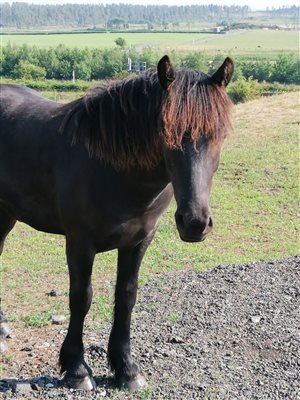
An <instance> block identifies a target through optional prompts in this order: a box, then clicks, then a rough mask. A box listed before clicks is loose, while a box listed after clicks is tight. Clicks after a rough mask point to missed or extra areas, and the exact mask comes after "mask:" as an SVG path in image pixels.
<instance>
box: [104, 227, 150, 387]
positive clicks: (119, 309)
mask: <svg viewBox="0 0 300 400" xmlns="http://www.w3.org/2000/svg"><path fill="white" fill-rule="evenodd" d="M153 235H154V232H152V234H150V235H149V236H148V237H147V238H146V239H144V241H143V242H141V243H140V244H138V245H137V246H136V247H131V248H126V249H119V254H118V275H117V285H116V294H115V315H114V323H113V327H112V330H111V334H110V338H109V345H108V361H109V364H110V366H111V368H112V370H113V371H114V372H115V379H116V384H117V386H119V387H125V388H127V389H128V390H129V391H131V392H132V391H134V390H136V389H139V388H142V387H144V386H145V385H146V381H145V379H144V377H143V376H142V374H141V373H140V369H139V367H138V365H137V364H136V363H135V362H134V361H133V359H132V356H131V350H130V323H131V313H132V309H133V307H134V304H135V301H136V294H137V285H138V271H139V267H140V264H141V262H142V259H143V256H144V254H145V251H146V249H147V247H148V246H149V244H150V242H151V239H152V237H153Z"/></svg>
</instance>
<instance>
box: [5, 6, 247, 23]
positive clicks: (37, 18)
mask: <svg viewBox="0 0 300 400" xmlns="http://www.w3.org/2000/svg"><path fill="white" fill-rule="evenodd" d="M249 11H250V10H249V7H248V6H235V5H233V6H218V5H213V4H211V5H207V6H204V5H191V6H170V7H169V6H164V5H162V6H142V5H131V4H107V5H104V4H98V5H92V4H62V5H49V4H47V5H38V4H27V3H19V2H18V3H12V4H10V3H8V2H6V3H2V4H0V16H1V21H0V23H1V25H2V27H12V28H18V29H21V28H32V27H41V26H48V27H50V26H56V27H57V26H73V27H94V26H98V27H99V26H104V25H105V26H108V25H109V26H110V27H116V26H117V27H119V28H120V27H122V26H123V27H126V26H127V25H128V24H150V25H151V24H153V23H156V24H157V23H159V24H163V23H179V22H185V23H189V22H195V21H216V20H223V19H229V20H230V19H232V18H240V17H242V18H245V17H247V15H248V13H249Z"/></svg>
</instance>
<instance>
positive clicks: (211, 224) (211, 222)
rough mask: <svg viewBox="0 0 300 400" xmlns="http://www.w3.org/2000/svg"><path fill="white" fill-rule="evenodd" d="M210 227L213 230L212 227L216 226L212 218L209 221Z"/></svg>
mask: <svg viewBox="0 0 300 400" xmlns="http://www.w3.org/2000/svg"><path fill="white" fill-rule="evenodd" d="M208 226H209V227H210V228H212V227H213V226H214V223H213V220H212V217H209V219H208Z"/></svg>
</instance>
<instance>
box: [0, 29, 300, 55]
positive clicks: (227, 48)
mask: <svg viewBox="0 0 300 400" xmlns="http://www.w3.org/2000/svg"><path fill="white" fill-rule="evenodd" d="M118 37H122V38H124V39H125V41H126V44H127V46H128V47H130V46H131V47H136V48H137V49H138V50H139V49H140V50H141V49H143V48H145V47H150V48H157V49H160V50H161V51H164V52H165V51H169V50H172V49H174V50H178V51H191V50H197V51H199V50H203V51H207V52H209V53H212V54H215V53H216V52H218V51H222V52H227V53H230V54H232V55H237V54H252V53H253V54H255V55H256V56H259V55H261V56H266V55H269V54H274V53H278V52H282V51H286V52H297V51H298V46H299V38H298V32H297V31H275V30H253V31H251V30H245V31H244V30H240V31H232V32H229V33H228V34H224V35H223V34H205V33H172V32H165V33H161V32H160V33H153V32H149V33H116V32H114V33H76V34H75V33H70V34H48V35H47V34H43V35H39V34H37V35H26V34H20V35H2V36H1V44H2V45H4V46H5V45H6V44H8V43H12V44H13V43H15V44H18V45H21V44H27V45H29V46H33V45H35V46H40V47H55V46H57V45H59V44H64V45H65V46H67V47H79V48H83V47H90V48H109V47H113V46H116V44H115V40H116V39H117V38H118Z"/></svg>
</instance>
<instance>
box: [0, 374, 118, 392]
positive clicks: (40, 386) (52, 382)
mask: <svg viewBox="0 0 300 400" xmlns="http://www.w3.org/2000/svg"><path fill="white" fill-rule="evenodd" d="M94 380H95V383H96V388H105V389H115V388H116V385H115V379H114V377H112V376H107V375H102V376H101V375H100V376H94ZM59 388H61V389H66V387H65V386H63V384H62V380H61V379H59V378H57V377H54V376H50V375H43V376H37V377H33V378H31V379H15V378H7V379H5V378H4V379H1V380H0V393H9V392H12V393H13V394H18V393H19V394H22V395H25V394H30V393H32V392H33V391H41V390H51V389H59Z"/></svg>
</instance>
